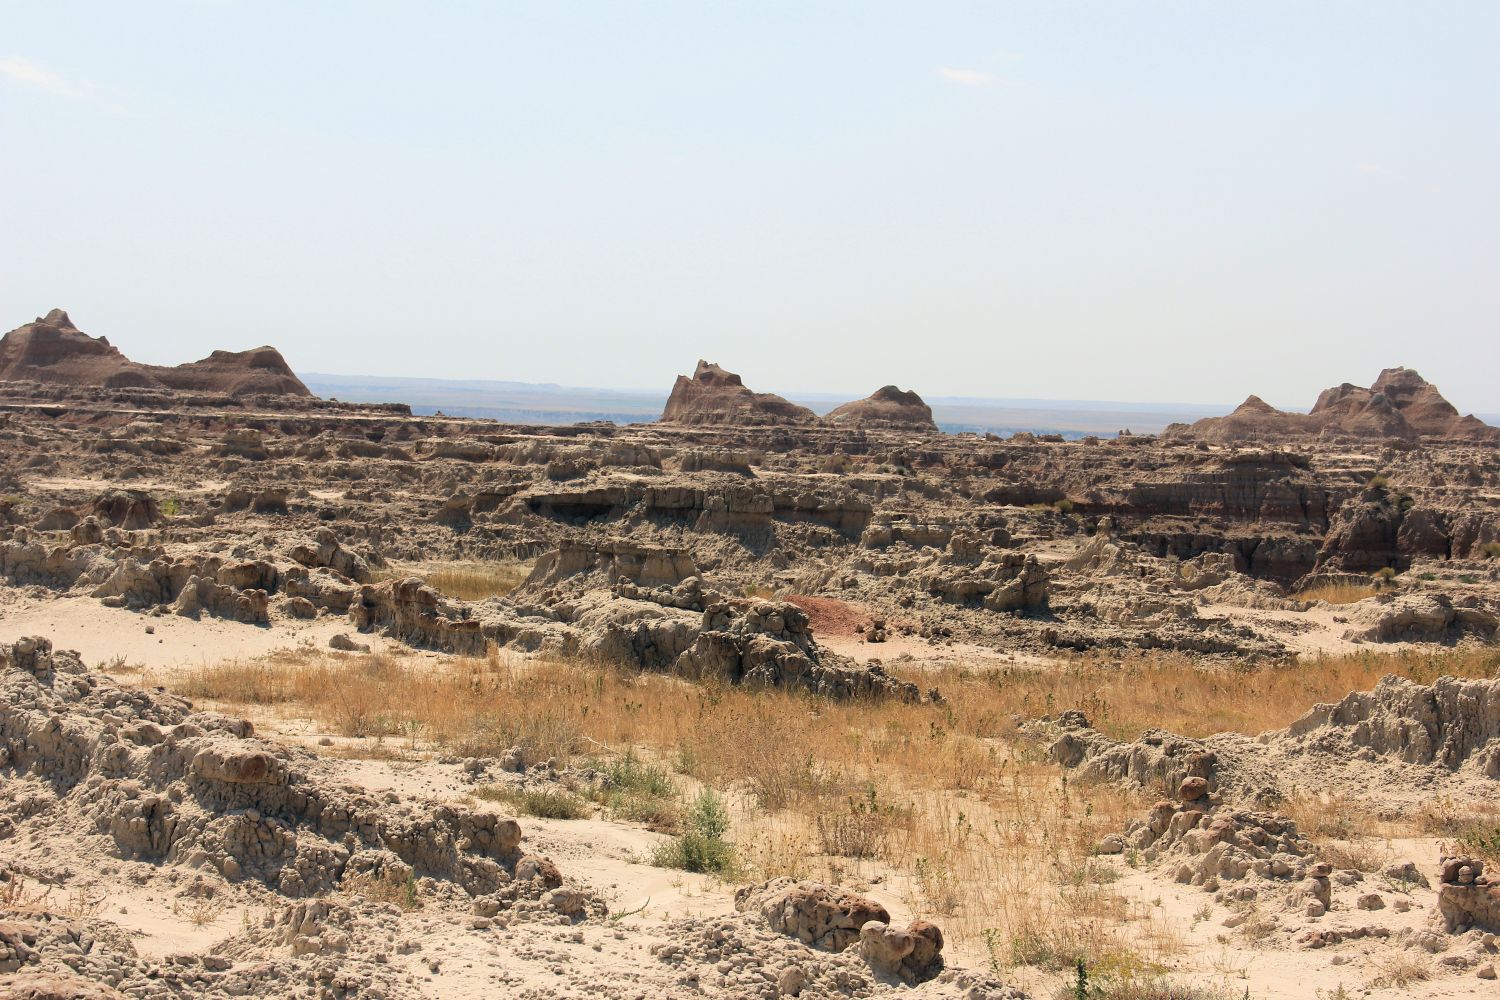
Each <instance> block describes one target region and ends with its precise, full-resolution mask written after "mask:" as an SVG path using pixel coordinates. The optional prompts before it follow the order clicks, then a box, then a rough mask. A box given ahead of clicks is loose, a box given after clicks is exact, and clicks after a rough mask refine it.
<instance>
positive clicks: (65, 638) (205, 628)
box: [0, 590, 382, 671]
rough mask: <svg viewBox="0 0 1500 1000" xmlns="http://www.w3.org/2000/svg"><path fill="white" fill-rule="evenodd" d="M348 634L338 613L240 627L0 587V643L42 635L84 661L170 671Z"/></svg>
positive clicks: (366, 639) (373, 639) (373, 640)
mask: <svg viewBox="0 0 1500 1000" xmlns="http://www.w3.org/2000/svg"><path fill="white" fill-rule="evenodd" d="M147 629H150V630H151V631H149V632H148V631H147ZM352 631H353V629H352V628H351V627H350V624H349V620H348V619H347V618H343V617H322V618H318V619H315V620H313V621H303V620H300V619H295V618H279V619H273V620H272V622H271V624H270V625H269V626H260V625H246V624H243V623H241V622H233V621H227V620H225V619H222V618H213V617H210V616H207V615H205V616H204V617H203V618H201V619H198V620H195V619H192V618H183V617H180V616H178V615H173V614H162V615H153V614H142V613H140V612H138V611H129V610H126V609H125V608H108V607H105V606H104V605H103V604H101V603H99V602H98V601H97V600H94V599H93V598H91V597H67V596H64V597H59V596H49V597H47V598H45V599H39V598H34V597H28V596H25V595H24V593H23V592H19V591H15V590H0V642H13V641H14V640H16V639H19V638H20V637H22V636H26V635H45V636H48V637H50V638H51V639H52V642H53V645H54V646H55V647H56V648H58V649H74V650H77V651H78V653H79V654H80V655H81V656H82V657H83V661H84V662H85V663H87V664H89V665H90V666H98V665H100V664H104V663H109V662H111V661H113V660H115V659H117V658H123V660H124V662H125V663H127V664H133V665H146V666H149V667H151V668H152V669H154V670H165V671H173V670H177V669H181V668H184V667H195V666H203V665H206V664H210V663H217V662H220V661H223V660H233V659H242V658H250V657H256V656H263V655H265V654H266V653H269V652H271V651H273V650H277V649H286V648H288V647H292V646H299V645H304V644H311V645H314V646H318V647H326V646H327V645H328V640H329V639H330V638H332V637H333V636H334V635H336V634H338V633H340V632H345V633H349V632H352ZM358 641H359V642H362V643H367V644H369V645H371V646H372V648H374V647H379V646H380V644H381V642H382V640H381V639H380V638H379V637H378V636H360V637H358Z"/></svg>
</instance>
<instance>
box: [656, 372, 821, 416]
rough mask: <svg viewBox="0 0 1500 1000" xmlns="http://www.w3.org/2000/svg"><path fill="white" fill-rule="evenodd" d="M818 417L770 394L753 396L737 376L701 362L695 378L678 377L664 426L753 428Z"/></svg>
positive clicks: (801, 407) (668, 402) (668, 400)
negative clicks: (666, 424) (691, 425)
mask: <svg viewBox="0 0 1500 1000" xmlns="http://www.w3.org/2000/svg"><path fill="white" fill-rule="evenodd" d="M817 419H818V418H817V415H816V414H814V413H813V411H812V410H809V409H808V408H807V407H805V406H798V405H797V404H796V403H792V402H788V401H787V400H786V399H783V398H782V397H780V396H777V395H776V394H774V393H769V392H751V391H750V389H749V388H747V387H746V386H745V383H744V382H742V381H741V380H740V377H739V376H738V375H736V374H735V373H734V372H731V371H725V370H724V369H723V368H720V367H719V366H718V365H715V364H710V363H709V362H707V361H699V362H698V367H697V368H696V369H694V371H693V374H692V377H691V378H689V377H688V376H686V375H679V376H677V382H676V383H675V384H674V385H673V386H672V395H671V396H670V397H668V399H667V406H666V409H664V410H663V411H662V414H661V420H662V423H668V424H693V425H699V426H712V425H729V426H734V427H753V426H762V425H766V424H811V423H814V422H815V421H816V420H817Z"/></svg>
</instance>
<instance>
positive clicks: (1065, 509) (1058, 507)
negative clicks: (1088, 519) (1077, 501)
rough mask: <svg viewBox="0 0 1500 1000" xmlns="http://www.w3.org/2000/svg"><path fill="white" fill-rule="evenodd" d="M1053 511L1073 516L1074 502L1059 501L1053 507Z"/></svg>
mask: <svg viewBox="0 0 1500 1000" xmlns="http://www.w3.org/2000/svg"><path fill="white" fill-rule="evenodd" d="M1052 509H1053V510H1055V511H1057V512H1058V513H1059V514H1071V513H1073V501H1071V500H1059V501H1057V502H1056V503H1054V504H1053V505H1052Z"/></svg>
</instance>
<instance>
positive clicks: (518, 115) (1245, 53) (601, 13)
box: [0, 0, 1500, 413]
mask: <svg viewBox="0 0 1500 1000" xmlns="http://www.w3.org/2000/svg"><path fill="white" fill-rule="evenodd" d="M1496 37H1500V5H1495V4H1487V3H1479V2H1455V3H1444V4H1441V5H1421V6H1418V5H1411V4H1407V3H1398V2H1373V3H1360V4H1354V3H1341V2H1330V3H1324V4H1316V5H1309V4H1303V3H1277V2H1256V3H1226V4H1215V5H1202V4H1193V3H1187V2H1169V3H1153V4H1148V5H1129V4H1117V3H1103V2H1094V3H1073V4H1067V5H1034V4H1024V5H1023V4H1018V3H1009V4H968V3H949V4H941V5H936V6H933V5H922V6H916V5H903V4H894V3H868V4H858V5H852V4H845V3H831V2H829V3H798V4H786V3H766V4H758V5H754V6H753V7H740V6H728V5H717V4H703V3H688V2H666V3H656V4H650V5H642V4H628V3H621V4H587V3H561V2H548V3H543V2H517V3H511V4H506V5H503V6H500V5H493V6H492V5H480V4H468V3H460V4H452V5H440V6H436V7H434V6H431V5H418V4H413V3H398V2H389V0H369V2H359V3H355V2H353V0H342V2H330V3H325V4H319V5H315V6H309V5H299V4H294V3H288V2H263V3H249V2H241V0H214V2H205V0H159V2H152V3H143V4H134V5H119V4H111V3H105V2H100V0H95V2H86V0H59V2H55V3H47V4H40V3H34V4H15V5H11V6H10V7H9V8H8V9H7V14H6V31H5V33H4V35H3V37H0V129H3V130H4V134H5V135H6V137H7V140H8V148H9V150H10V152H11V155H10V156H7V157H6V158H5V159H4V161H3V162H0V182H3V183H0V213H3V215H0V217H3V218H4V219H5V220H6V223H7V229H8V230H9V232H10V233H11V237H12V238H11V239H9V240H7V241H6V243H5V248H4V250H0V267H3V272H4V273H5V275H6V278H7V280H6V281H5V282H4V283H3V284H0V326H3V327H4V328H6V329H9V328H10V327H13V326H18V325H20V324H22V323H25V322H27V321H28V320H30V319H31V317H32V316H35V315H39V314H41V313H44V312H46V310H48V309H50V308H52V307H54V306H58V307H62V308H65V309H68V310H69V311H70V313H71V314H72V316H73V317H74V319H75V321H76V322H77V323H78V325H79V326H80V328H82V329H84V330H85V331H86V332H89V333H91V334H94V335H104V336H108V337H109V339H110V341H111V342H112V343H115V344H116V345H117V346H119V347H120V348H121V349H122V350H123V351H125V353H127V354H128V355H130V356H131V357H133V358H136V359H137V360H140V361H145V362H150V363H166V364H175V363H180V362H183V361H188V360H192V359H195V358H199V357H202V356H204V355H206V354H207V353H208V352H209V351H210V350H212V349H215V348H225V349H244V348H247V347H251V346H257V345H259V344H262V343H270V344H273V345H274V346H276V347H278V348H279V349H280V350H281V351H282V352H283V353H284V354H285V356H286V357H287V359H288V361H289V362H290V363H291V364H292V366H293V368H294V369H296V370H298V371H314V372H315V371H329V372H341V371H343V372H347V371H358V372H370V373H382V374H385V375H389V376H393V377H401V376H426V377H432V378H439V379H446V378H452V377H454V376H455V375H463V376H465V377H473V378H483V379H492V380H500V381H516V382H527V383H547V382H552V383H557V384H564V385H569V384H571V385H582V386H621V387H630V388H631V389H632V390H633V391H644V390H645V389H647V388H649V389H651V390H653V391H654V390H656V389H658V388H659V389H660V391H663V392H664V391H665V390H666V389H668V388H669V387H670V385H671V380H672V378H673V377H675V376H676V375H677V374H681V373H685V372H688V371H690V370H691V365H692V363H693V361H695V360H696V359H697V358H699V357H704V358H708V359H710V360H714V361H718V362H720V363H722V364H724V365H726V366H727V367H729V368H731V369H733V370H735V371H738V372H740V373H741V374H742V375H743V376H744V379H745V382H746V384H748V385H750V386H751V387H753V388H755V389H758V390H761V391H770V392H777V393H780V394H782V395H786V396H788V397H792V398H796V397H799V396H802V397H805V396H807V395H808V394H810V393H826V394H843V395H846V396H847V398H858V397H861V396H864V395H867V394H868V393H869V392H870V391H872V390H873V389H874V388H875V387H877V386H880V385H883V384H887V383H897V384H899V385H901V386H903V387H909V388H915V389H916V390H917V391H918V392H920V393H922V395H923V396H924V397H931V398H971V399H1031V400H1043V401H1049V400H1052V401H1055V400H1116V401H1123V402H1135V403H1147V404H1150V403H1162V402H1166V401H1182V402H1185V403H1191V404H1202V405H1225V406H1233V405H1235V404H1236V403H1237V402H1238V401H1240V400H1243V399H1244V398H1245V397H1246V396H1247V395H1250V394H1252V393H1254V394H1256V395H1259V396H1261V397H1262V398H1264V399H1266V400H1267V401H1268V402H1270V403H1272V404H1273V405H1276V406H1280V407H1284V408H1288V409H1292V408H1306V407H1308V406H1310V405H1311V403H1312V401H1313V400H1314V399H1315V398H1316V395H1317V393H1318V392H1319V391H1321V390H1322V389H1323V388H1326V387H1327V386H1330V385H1336V384H1338V383H1341V382H1344V381H1349V382H1355V383H1358V384H1364V385H1368V384H1369V383H1370V382H1371V381H1373V380H1374V378H1375V377H1376V375H1377V374H1378V373H1379V371H1380V370H1381V369H1382V368H1386V367H1392V366H1396V365H1406V366H1409V367H1412V368H1416V369H1417V370H1418V371H1420V372H1421V373H1422V374H1423V375H1424V376H1425V377H1427V378H1428V379H1429V380H1431V381H1432V382H1434V383H1435V384H1437V385H1438V387H1439V388H1440V389H1441V391H1442V392H1443V393H1444V394H1445V395H1446V396H1447V397H1448V398H1449V399H1450V400H1451V401H1452V402H1453V403H1454V405H1455V406H1457V407H1458V408H1459V409H1460V410H1461V411H1463V412H1466V413H1467V412H1477V413H1496V412H1500V386H1497V385H1496V383H1495V379H1494V376H1493V371H1494V368H1495V361H1496V360H1497V357H1500V352H1497V350H1496V349H1495V346H1494V345H1495V343H1496V342H1497V340H1500V336H1497V332H1500V331H1497V325H1500V324H1497V319H1500V282H1496V281H1495V280H1494V275H1495V274H1496V273H1500V237H1497V234H1500V198H1497V190H1500V182H1497V178H1500V134H1497V131H1496V130H1495V129H1494V128H1492V127H1489V125H1490V123H1492V122H1494V121H1496V120H1500V113H1497V112H1500V61H1497V60H1495V59H1494V58H1493V51H1492V50H1493V42H1494V39H1495V38H1496ZM332 56H336V58H335V57H332Z"/></svg>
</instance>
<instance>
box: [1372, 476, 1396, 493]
mask: <svg viewBox="0 0 1500 1000" xmlns="http://www.w3.org/2000/svg"><path fill="white" fill-rule="evenodd" d="M1390 485H1391V480H1390V477H1389V476H1385V475H1380V474H1377V475H1374V476H1371V477H1370V489H1372V490H1383V489H1388V488H1389V487H1390Z"/></svg>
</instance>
